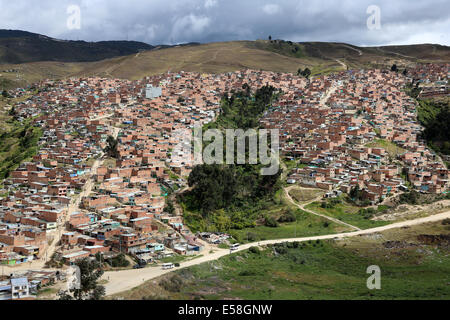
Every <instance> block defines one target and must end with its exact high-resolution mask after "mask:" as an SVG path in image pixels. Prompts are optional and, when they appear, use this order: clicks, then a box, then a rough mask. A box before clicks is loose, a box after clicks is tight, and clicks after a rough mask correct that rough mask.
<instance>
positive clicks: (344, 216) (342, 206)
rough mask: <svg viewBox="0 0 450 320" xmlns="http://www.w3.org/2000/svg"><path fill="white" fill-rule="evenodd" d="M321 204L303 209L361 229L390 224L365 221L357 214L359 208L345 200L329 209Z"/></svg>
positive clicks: (310, 205)
mask: <svg viewBox="0 0 450 320" xmlns="http://www.w3.org/2000/svg"><path fill="white" fill-rule="evenodd" d="M321 204H322V202H313V203H311V204H309V205H307V206H306V207H305V208H306V209H308V210H311V211H314V212H317V213H321V214H324V215H327V216H329V217H333V218H336V219H339V220H341V221H343V222H346V223H348V224H351V225H353V226H356V227H358V228H361V229H370V228H376V227H381V226H384V225H387V224H389V223H390V222H388V221H373V220H370V219H366V218H365V216H364V215H362V214H360V213H359V210H361V208H360V207H357V206H355V205H353V204H351V203H349V202H347V201H346V200H345V199H342V200H341V203H338V204H335V205H333V206H332V207H331V208H323V207H322V205H321Z"/></svg>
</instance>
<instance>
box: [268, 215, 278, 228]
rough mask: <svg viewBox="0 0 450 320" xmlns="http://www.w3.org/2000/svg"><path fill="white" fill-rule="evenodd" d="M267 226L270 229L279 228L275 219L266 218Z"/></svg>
mask: <svg viewBox="0 0 450 320" xmlns="http://www.w3.org/2000/svg"><path fill="white" fill-rule="evenodd" d="M265 226H266V227H270V228H277V227H278V226H279V225H278V222H277V221H276V220H275V218H274V217H266V218H265Z"/></svg>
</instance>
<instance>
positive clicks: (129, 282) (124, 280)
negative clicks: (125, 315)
mask: <svg viewBox="0 0 450 320" xmlns="http://www.w3.org/2000/svg"><path fill="white" fill-rule="evenodd" d="M448 218H450V211H448V212H444V213H440V214H436V215H432V216H429V217H425V218H420V219H415V220H409V221H403V222H397V223H393V224H390V225H387V226H382V227H377V228H373V229H367V230H359V231H354V232H348V233H339V234H329V235H323V236H315V237H305V238H292V239H279V240H266V241H260V242H255V243H249V244H245V245H242V246H241V247H240V249H239V250H237V251H242V250H247V249H248V248H250V247H252V246H265V245H271V244H276V243H283V242H305V241H315V240H327V239H344V238H350V237H357V236H361V235H368V234H373V233H377V232H382V231H386V230H391V229H398V228H403V227H411V226H415V225H420V224H424V223H428V222H436V221H441V220H444V219H448ZM228 254H230V251H229V250H226V249H217V250H216V251H215V252H214V253H212V254H208V253H205V256H202V257H199V258H196V259H194V260H191V261H187V262H185V263H182V264H181V267H180V268H177V269H182V268H187V267H191V266H194V265H198V264H201V263H204V262H209V261H215V260H217V259H219V258H221V257H223V256H226V255H228ZM172 271H173V270H162V269H161V268H160V267H149V268H146V269H137V270H124V271H117V272H114V271H112V272H106V273H105V274H104V275H103V277H102V279H103V280H108V283H107V284H106V285H105V288H106V294H107V295H113V294H118V293H120V292H124V291H127V290H131V289H133V288H134V287H137V286H139V285H141V284H143V283H144V282H146V281H149V280H152V279H155V278H157V277H159V276H162V275H164V274H167V273H170V272H172Z"/></svg>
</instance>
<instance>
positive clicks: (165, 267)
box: [162, 263, 175, 270]
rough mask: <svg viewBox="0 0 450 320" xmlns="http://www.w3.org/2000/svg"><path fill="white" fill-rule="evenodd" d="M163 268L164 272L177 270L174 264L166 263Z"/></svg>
mask: <svg viewBox="0 0 450 320" xmlns="http://www.w3.org/2000/svg"><path fill="white" fill-rule="evenodd" d="M162 268H163V270H169V269H173V268H175V265H174V264H173V263H164V264H163V266H162Z"/></svg>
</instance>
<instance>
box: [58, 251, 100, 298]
mask: <svg viewBox="0 0 450 320" xmlns="http://www.w3.org/2000/svg"><path fill="white" fill-rule="evenodd" d="M75 265H77V266H78V267H79V268H80V273H81V279H80V280H81V281H80V282H81V283H80V289H72V290H70V292H67V291H65V292H63V293H61V294H60V295H59V297H60V300H101V299H102V298H103V297H104V296H105V287H103V286H101V285H99V284H98V283H97V281H98V279H100V277H101V276H102V275H103V270H102V269H101V266H100V263H99V262H98V261H96V260H90V259H88V258H84V259H80V260H77V261H76V262H75Z"/></svg>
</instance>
